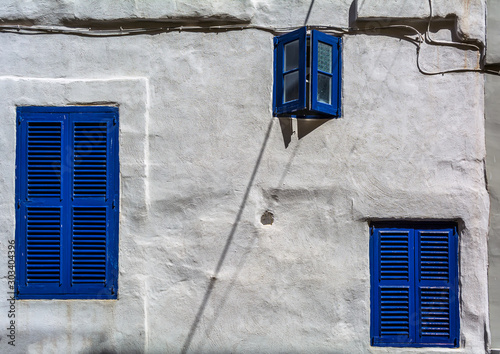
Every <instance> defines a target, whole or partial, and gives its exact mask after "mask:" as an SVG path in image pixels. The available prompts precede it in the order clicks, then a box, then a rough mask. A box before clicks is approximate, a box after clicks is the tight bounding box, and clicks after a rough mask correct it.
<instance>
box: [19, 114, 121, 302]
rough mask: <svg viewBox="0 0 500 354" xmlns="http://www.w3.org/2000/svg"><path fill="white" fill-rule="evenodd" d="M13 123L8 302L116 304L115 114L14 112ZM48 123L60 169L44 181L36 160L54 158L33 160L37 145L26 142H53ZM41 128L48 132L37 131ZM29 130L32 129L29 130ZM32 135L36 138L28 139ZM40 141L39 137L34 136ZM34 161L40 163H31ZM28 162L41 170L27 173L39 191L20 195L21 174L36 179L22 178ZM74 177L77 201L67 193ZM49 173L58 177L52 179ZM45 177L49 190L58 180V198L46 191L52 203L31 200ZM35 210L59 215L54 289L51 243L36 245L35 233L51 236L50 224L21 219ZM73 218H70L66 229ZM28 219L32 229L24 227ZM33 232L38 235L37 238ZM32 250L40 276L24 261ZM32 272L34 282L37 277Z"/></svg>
mask: <svg viewBox="0 0 500 354" xmlns="http://www.w3.org/2000/svg"><path fill="white" fill-rule="evenodd" d="M17 121H18V123H19V124H18V125H17V146H16V201H17V203H18V207H17V208H16V249H17V250H20V252H19V251H18V252H16V284H15V286H16V292H15V293H16V297H17V298H18V299H116V298H117V296H118V293H117V290H118V213H119V208H118V201H119V161H118V108H117V107H100V106H89V107H87V106H85V107H18V108H17ZM56 123H57V124H59V125H60V126H61V129H60V131H61V134H60V141H59V142H58V143H59V145H60V155H59V160H58V161H59V162H60V165H59V166H56V168H55V169H54V170H55V171H56V172H55V173H52V174H51V173H47V171H46V170H44V166H45V165H47V163H46V162H45V160H44V159H46V158H47V156H48V157H51V156H56V155H57V154H55V153H53V151H48V152H47V151H43V150H42V151H41V152H39V151H38V150H39V149H38V148H39V146H40V144H38V143H37V141H36V139H31V140H30V139H28V138H29V134H31V136H34V137H35V138H36V137H39V135H40V134H38V132H45V131H48V132H49V133H52V135H54V131H51V130H50V129H49V128H50V127H54V126H55V125H57V124H56ZM44 124H46V125H47V127H49V128H46V129H45V128H44ZM30 125H31V126H33V127H35V128H36V129H34V130H33V129H31V130H30V129H29V127H30ZM40 127H41V128H40ZM75 127H76V128H75ZM37 129H38V130H37ZM33 131H35V132H37V133H36V134H33V133H32V132H33ZM30 132H31V133H30ZM56 133H57V129H56ZM37 134H38V135H37ZM55 135H56V136H57V134H55ZM75 136H77V138H76V139H75ZM43 139H45V137H43V136H42V140H43ZM51 139H52V138H51V137H50V136H49V137H47V139H46V140H48V141H53V139H52V140H51ZM38 140H40V139H38ZM30 141H35V144H31V145H29V144H30ZM75 141H76V144H75ZM30 146H31V150H30ZM75 146H76V149H75ZM28 153H29V154H30V156H35V159H33V158H32V159H31V160H30V161H28ZM44 154H45V155H44ZM39 155H41V158H37V156H39ZM56 160H57V159H56ZM33 161H34V162H35V163H38V164H39V165H41V166H42V168H38V167H37V166H35V167H37V168H38V170H40V171H42V172H43V173H39V174H38V175H35V177H36V178H39V180H40V181H41V182H39V183H38V184H35V187H39V186H41V187H40V188H31V190H28V187H29V185H28V174H29V173H33V171H35V172H37V171H38V170H37V169H36V168H35V169H33V168H32V169H31V172H30V170H28V164H31V165H33ZM40 161H41V162H40ZM39 162H40V163H39ZM75 170H76V171H77V173H76V174H77V178H76V181H77V183H76V184H77V188H76V189H77V193H74V191H75V188H74V185H75V182H74V181H75V177H74V175H75V173H74V172H75ZM57 171H60V174H59V175H58V174H57ZM95 171H97V173H96V174H94V172H95ZM49 172H50V171H49ZM46 175H47V176H48V178H47V180H48V181H49V182H50V183H51V185H52V186H53V185H55V184H57V183H55V182H54V181H56V182H57V180H59V182H60V188H59V190H60V191H59V190H58V189H57V188H52V189H49V192H50V191H55V192H58V191H59V195H55V194H57V193H55V192H54V193H45V194H44V193H39V192H38V191H43V184H44V181H45V179H44V178H45V177H46ZM54 176H56V177H54ZM96 176H97V177H96ZM58 178H59V179H58ZM31 179H32V178H31ZM35 181H38V180H36V179H35ZM33 191H34V192H33ZM37 193H38V194H37ZM36 210H45V211H46V212H49V211H51V210H52V211H54V210H59V211H60V214H59V215H60V234H59V235H60V259H59V261H60V262H59V266H60V269H59V270H60V271H59V281H57V282H55V281H54V277H51V274H52V275H53V273H51V270H52V269H53V268H54V262H55V257H54V252H55V251H54V250H53V249H52V248H53V247H54V244H55V241H53V240H52V239H54V237H55V236H54V235H52V234H50V235H49V234H48V233H45V234H47V235H49V236H50V237H51V239H49V238H50V237H49V236H47V239H46V240H43V237H44V235H45V234H44V231H43V228H51V230H53V229H54V225H52V224H50V220H48V221H46V222H39V221H37V220H36V218H34V217H32V216H29V211H31V213H32V214H33V211H36ZM75 210H76V213H77V215H78V217H77V218H76V219H75V220H76V221H75V222H74V221H73V219H74V217H73V215H74V214H73V213H74V211H75ZM33 215H35V214H33ZM31 219H33V220H34V221H30V220H31ZM29 222H31V224H33V225H35V229H33V226H31V228H32V230H34V231H31V233H28V229H27V228H28V223H29ZM75 225H76V226H75ZM37 227H38V229H40V230H41V231H40V230H37V229H36V228H37ZM40 238H42V240H40ZM51 240H52V241H51ZM38 249H44V250H47V251H46V252H48V253H47V257H45V259H46V260H47V261H46V263H47V264H46V267H45V268H44V264H43V262H42V264H41V265H40V264H39V263H40V262H38V263H34V262H33V261H31V259H33V255H34V254H35V252H39V251H38ZM30 252H31V253H30ZM30 255H31V256H30ZM30 257H31V258H30ZM37 267H38V268H39V269H41V270H38V268H37ZM44 270H45V273H44ZM36 272H39V273H40V274H41V275H40V276H37V273H36ZM44 274H45V275H44ZM44 276H45V278H44Z"/></svg>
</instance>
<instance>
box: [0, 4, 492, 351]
mask: <svg viewBox="0 0 500 354" xmlns="http://www.w3.org/2000/svg"><path fill="white" fill-rule="evenodd" d="M420 2H421V4H420ZM420 2H418V1H417V2H416V3H419V5H418V6H416V5H411V6H410V2H409V1H407V2H404V1H390V2H389V1H387V7H386V8H385V9H384V8H381V7H380V1H378V2H377V1H368V0H366V1H359V2H358V3H354V4H353V3H352V2H351V1H350V0H344V1H326V0H324V1H321V0H316V1H313V0H293V1H289V0H274V1H272V0H246V1H223V0H212V1H205V2H200V1H194V0H189V1H188V0H178V1H172V2H161V1H146V0H142V1H140V0H135V1H124V2H116V1H113V0H108V1H99V2H97V1H90V2H89V1H80V0H78V1H68V0H61V1H53V0H44V1H29V0H23V1H19V0H2V1H0V3H1V6H0V19H2V21H3V23H5V24H16V23H19V24H36V25H66V26H71V27H75V26H81V27H88V26H96V25H99V24H101V25H102V24H103V23H107V24H109V25H115V26H118V27H119V26H120V24H121V23H123V24H124V25H126V26H131V25H132V22H134V21H139V20H143V21H150V22H148V25H152V23H151V21H163V22H162V23H163V24H165V25H171V24H184V25H191V24H197V25H199V24H204V23H206V22H207V21H208V22H209V23H211V24H218V25H223V24H234V23H238V24H241V25H242V26H244V25H246V24H251V25H263V26H275V27H298V26H302V25H304V23H305V22H306V19H307V24H309V25H332V26H344V27H347V26H348V25H349V23H350V19H351V22H352V20H353V14H355V13H358V15H359V21H358V23H357V25H359V26H362V25H363V23H366V22H375V23H385V21H386V20H389V18H392V17H397V19H395V20H396V21H397V22H398V23H406V22H408V23H412V24H416V25H417V26H419V28H424V27H426V20H425V17H426V12H425V11H424V10H425V4H427V3H428V2H427V1H424V0H422V1H420ZM165 3H167V4H165ZM402 3H405V4H402ZM412 3H414V2H412ZM434 3H435V6H436V7H437V8H438V9H439V11H438V12H437V15H438V16H444V15H449V14H451V15H453V16H454V17H453V18H455V19H457V21H458V22H457V21H455V20H453V19H451V20H449V21H441V22H439V24H438V26H437V27H436V28H434V27H433V31H434V33H433V35H434V36H435V37H438V38H442V39H452V35H453V33H455V32H457V31H458V30H457V28H460V32H461V33H462V34H463V36H462V37H463V38H469V39H472V40H475V41H476V42H478V43H481V42H482V41H483V38H484V34H485V29H484V14H485V5H484V1H481V0H468V1H466V0H455V1H448V0H439V1H438V0H435V1H434ZM466 3H467V4H468V6H470V7H469V11H468V12H464V11H463V7H464V6H465V5H466ZM400 5H405V6H402V7H400ZM393 6H397V7H398V9H399V12H398V13H397V16H396V12H394V8H393ZM401 9H405V11H401ZM422 9H424V10H422ZM410 19H411V21H410ZM103 21H107V22H103ZM456 22H457V23H462V24H463V23H465V22H467V23H468V24H469V25H468V26H464V25H460V27H457V26H458V25H457V26H456V25H455V23H456ZM0 24H1V23H0ZM440 26H441V27H440ZM400 35H401V33H400V31H398V30H393V31H390V32H385V31H382V30H371V31H370V30H369V31H367V33H366V34H363V33H361V32H358V33H357V34H348V35H345V36H344V37H343V41H344V42H343V43H344V47H343V116H342V118H340V119H334V120H327V121H315V120H307V121H306V120H291V119H287V118H284V119H277V118H273V117H272V113H271V108H272V80H273V78H272V67H273V63H272V61H273V58H272V53H273V44H272V39H273V34H271V33H269V32H266V31H261V30H256V29H244V30H238V31H228V32H223V33H212V32H209V31H201V32H195V33H193V32H183V31H180V32H179V31H177V32H170V33H161V34H156V35H138V36H125V37H109V38H88V37H79V36H70V35H62V34H52V35H48V34H47V35H36V36H30V35H21V34H15V33H14V34H7V33H0V48H1V51H0V92H1V93H2V94H1V95H0V125H1V126H2V127H3V129H2V130H1V131H0V149H1V150H0V151H1V153H2V156H3V157H2V159H1V160H0V178H1V180H2V184H1V186H2V193H1V194H0V211H1V212H0V222H1V225H2V227H1V228H0V255H4V257H0V267H1V268H2V269H4V271H3V272H2V271H0V275H1V276H2V277H3V279H4V281H2V282H0V293H1V294H5V296H6V294H7V281H6V275H7V242H8V240H12V239H14V229H15V219H14V215H15V209H14V185H15V180H14V173H15V145H16V142H15V129H16V127H15V107H16V106H17V105H54V106H61V105H75V104H107V103H109V104H118V105H119V107H120V108H119V109H120V172H121V182H120V183H121V189H120V192H121V199H120V233H119V242H120V253H119V270H120V274H119V299H118V300H116V301H96V300H71V301H67V300H66V301H65V300H37V301H34V300H23V301H18V302H17V304H16V306H17V307H16V325H17V334H16V347H15V348H11V347H9V346H7V344H6V340H5V334H6V332H7V331H6V330H5V329H4V330H1V329H0V336H1V337H2V338H1V340H0V346H1V349H0V351H2V352H3V351H5V352H9V351H12V352H19V353H62V352H83V353H94V352H106V351H117V352H148V353H162V352H168V353H178V352H182V351H183V350H184V351H185V352H192V353H229V352H235V353H255V352H260V353H274V352H288V353H294V352H296V353H303V352H310V353H322V352H333V353H365V352H371V353H403V352H407V353H417V352H418V353H424V352H425V353H428V352H433V353H449V352H453V353H457V352H460V353H484V352H485V350H486V347H487V345H488V342H489V332H488V326H489V320H488V299H487V294H488V291H487V255H488V252H487V233H488V213H489V198H488V194H487V191H486V188H485V179H484V158H485V142H484V113H483V99H484V97H483V96H484V95H483V90H484V85H483V80H484V78H483V76H482V74H479V73H473V72H467V73H458V74H446V75H437V76H426V75H423V74H422V73H420V72H419V71H418V69H417V66H416V47H415V45H414V44H412V43H411V42H408V41H405V40H401V39H400V38H399V37H400ZM421 61H422V66H424V67H425V69H427V70H446V69H450V68H454V67H456V66H457V65H458V66H460V67H475V65H476V64H477V63H476V61H477V53H476V52H475V51H473V50H467V51H464V50H459V49H450V48H441V47H436V46H429V45H425V46H423V48H422V52H421ZM266 211H270V212H272V213H273V215H274V222H273V223H272V225H263V224H262V223H261V216H262V215H263V213H265V212H266ZM403 219H411V220H422V219H425V220H457V221H459V225H460V301H461V308H460V315H461V344H460V349H429V348H427V349H405V348H403V349H401V348H400V349H394V348H375V347H370V323H369V318H370V296H369V294H370V268H369V230H368V223H369V221H372V220H403ZM7 312H8V302H7V301H0V328H7V326H8V324H7V323H8V318H7ZM1 331H3V332H1Z"/></svg>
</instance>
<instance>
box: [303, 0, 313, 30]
mask: <svg viewBox="0 0 500 354" xmlns="http://www.w3.org/2000/svg"><path fill="white" fill-rule="evenodd" d="M313 4H314V0H312V1H311V5H309V11H307V16H306V20H305V21H304V26H305V25H307V21H309V15H311V10H312V8H313Z"/></svg>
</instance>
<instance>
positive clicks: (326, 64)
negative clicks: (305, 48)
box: [318, 42, 332, 73]
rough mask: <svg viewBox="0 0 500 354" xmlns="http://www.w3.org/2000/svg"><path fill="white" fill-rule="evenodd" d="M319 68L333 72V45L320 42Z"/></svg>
mask: <svg viewBox="0 0 500 354" xmlns="http://www.w3.org/2000/svg"><path fill="white" fill-rule="evenodd" d="M318 70H321V71H324V72H327V73H331V72H332V46H331V45H329V44H325V43H321V42H318Z"/></svg>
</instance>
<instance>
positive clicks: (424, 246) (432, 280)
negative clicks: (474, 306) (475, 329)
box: [415, 228, 459, 347]
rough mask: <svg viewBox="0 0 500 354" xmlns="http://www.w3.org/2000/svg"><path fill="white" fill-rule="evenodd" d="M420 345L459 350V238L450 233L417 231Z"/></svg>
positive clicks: (438, 230)
mask: <svg viewBox="0 0 500 354" xmlns="http://www.w3.org/2000/svg"><path fill="white" fill-rule="evenodd" d="M415 237H416V240H415V241H416V244H417V250H416V251H417V257H416V262H417V267H418V274H417V279H416V281H417V284H418V285H417V288H416V299H417V310H418V317H417V320H418V333H417V336H418V337H417V340H418V342H420V343H426V344H440V345H443V346H452V347H457V346H458V344H459V343H458V338H459V317H458V316H459V314H458V309H459V306H458V262H457V253H458V245H457V234H456V232H455V230H454V229H453V228H450V229H424V230H416V231H415Z"/></svg>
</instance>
